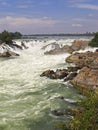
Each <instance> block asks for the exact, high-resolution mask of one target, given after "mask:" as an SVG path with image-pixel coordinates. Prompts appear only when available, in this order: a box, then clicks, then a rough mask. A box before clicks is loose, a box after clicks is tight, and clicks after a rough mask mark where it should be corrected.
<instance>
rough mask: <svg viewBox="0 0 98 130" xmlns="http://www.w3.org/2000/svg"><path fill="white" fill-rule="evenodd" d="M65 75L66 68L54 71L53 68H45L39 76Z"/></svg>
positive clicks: (53, 76) (61, 77)
mask: <svg viewBox="0 0 98 130" xmlns="http://www.w3.org/2000/svg"><path fill="white" fill-rule="evenodd" d="M67 75H68V73H67V72H66V69H63V70H61V69H57V70H56V72H54V71H53V70H46V71H44V72H43V73H42V74H41V75H40V76H46V77H49V78H50V79H63V78H64V77H66V76H67Z"/></svg>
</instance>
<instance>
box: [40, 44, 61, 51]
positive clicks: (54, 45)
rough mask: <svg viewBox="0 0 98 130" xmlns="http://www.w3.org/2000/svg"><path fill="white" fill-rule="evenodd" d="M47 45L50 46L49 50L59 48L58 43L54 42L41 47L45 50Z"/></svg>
mask: <svg viewBox="0 0 98 130" xmlns="http://www.w3.org/2000/svg"><path fill="white" fill-rule="evenodd" d="M47 47H51V50H53V49H59V48H60V46H59V44H57V43H56V42H53V43H50V44H48V45H45V46H43V47H42V49H43V50H45V49H47Z"/></svg>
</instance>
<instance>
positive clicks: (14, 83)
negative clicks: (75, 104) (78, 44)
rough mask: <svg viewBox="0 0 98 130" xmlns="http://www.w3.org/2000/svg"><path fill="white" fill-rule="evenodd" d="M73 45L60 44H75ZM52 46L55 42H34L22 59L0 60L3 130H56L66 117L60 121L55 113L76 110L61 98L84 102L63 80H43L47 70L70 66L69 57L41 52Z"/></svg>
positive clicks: (22, 55)
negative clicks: (71, 108)
mask: <svg viewBox="0 0 98 130" xmlns="http://www.w3.org/2000/svg"><path fill="white" fill-rule="evenodd" d="M72 41H73V40H72V39H67V40H66V39H63V40H62V39H61V40H58V41H57V42H58V43H59V44H71V43H72ZM17 42H19V41H17ZM52 42H55V39H52V40H48V41H45V42H44V40H41V41H40V40H38V41H34V40H31V41H30V42H28V43H27V46H29V49H26V50H23V51H21V52H20V57H14V58H8V59H7V58H6V59H3V58H1V59H0V130H53V129H54V127H55V125H56V124H57V123H58V122H60V121H62V120H66V117H56V116H54V115H52V114H51V111H52V110H55V109H60V110H64V109H66V108H70V107H72V105H71V104H70V103H68V102H65V101H63V100H61V99H59V98H57V97H59V96H64V97H65V98H66V99H67V100H68V101H70V100H78V99H80V98H81V95H79V93H78V91H77V90H76V89H75V88H74V87H73V86H71V85H69V84H67V83H64V82H63V80H51V79H48V78H46V77H40V74H41V73H42V72H43V71H44V70H47V69H54V70H55V69H57V68H66V67H67V66H69V64H67V63H65V58H66V57H67V56H68V54H62V55H44V51H45V50H42V49H41V48H42V47H43V46H44V45H47V44H49V43H52Z"/></svg>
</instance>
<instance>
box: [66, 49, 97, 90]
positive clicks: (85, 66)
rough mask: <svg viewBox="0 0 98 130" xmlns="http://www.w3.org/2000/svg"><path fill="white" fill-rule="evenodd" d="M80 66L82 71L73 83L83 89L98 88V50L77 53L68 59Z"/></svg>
mask: <svg viewBox="0 0 98 130" xmlns="http://www.w3.org/2000/svg"><path fill="white" fill-rule="evenodd" d="M66 61H67V62H69V63H74V64H75V65H76V66H78V67H80V68H81V70H80V72H79V73H78V74H77V75H76V77H74V78H73V80H71V83H72V84H73V85H75V86H78V87H79V88H82V90H83V91H84V90H86V89H91V90H92V89H98V52H96V51H95V52H85V53H75V54H73V55H71V56H69V57H68V58H67V59H66ZM65 80H66V79H65Z"/></svg>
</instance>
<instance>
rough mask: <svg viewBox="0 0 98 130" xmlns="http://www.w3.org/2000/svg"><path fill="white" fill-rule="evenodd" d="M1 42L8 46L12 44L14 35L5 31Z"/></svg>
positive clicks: (1, 35) (1, 36)
mask: <svg viewBox="0 0 98 130" xmlns="http://www.w3.org/2000/svg"><path fill="white" fill-rule="evenodd" d="M0 40H1V42H5V43H6V44H10V43H12V35H11V34H10V33H9V32H8V31H6V30H4V31H3V32H2V33H1V34H0Z"/></svg>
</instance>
